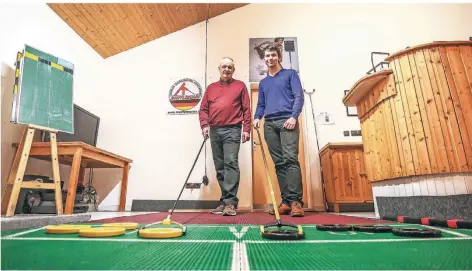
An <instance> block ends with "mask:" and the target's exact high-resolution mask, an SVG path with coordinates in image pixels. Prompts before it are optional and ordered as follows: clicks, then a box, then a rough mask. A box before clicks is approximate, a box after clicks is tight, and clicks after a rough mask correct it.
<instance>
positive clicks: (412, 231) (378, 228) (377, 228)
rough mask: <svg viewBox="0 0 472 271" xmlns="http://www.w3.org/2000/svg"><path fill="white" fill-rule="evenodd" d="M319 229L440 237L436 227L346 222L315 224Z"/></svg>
mask: <svg viewBox="0 0 472 271" xmlns="http://www.w3.org/2000/svg"><path fill="white" fill-rule="evenodd" d="M316 229H317V230H319V231H331V232H343V231H344V232H346V231H353V230H354V231H359V232H368V233H381V232H384V233H385V232H387V233H388V232H391V233H392V234H393V235H396V236H403V237H420V238H434V237H441V233H442V232H441V231H440V230H436V229H416V228H403V227H398V228H393V227H392V226H387V225H347V224H320V225H316Z"/></svg>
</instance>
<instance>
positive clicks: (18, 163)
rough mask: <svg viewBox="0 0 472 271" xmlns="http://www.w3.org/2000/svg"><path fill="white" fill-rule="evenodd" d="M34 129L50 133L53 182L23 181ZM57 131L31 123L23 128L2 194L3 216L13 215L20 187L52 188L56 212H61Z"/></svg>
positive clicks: (59, 213)
mask: <svg viewBox="0 0 472 271" xmlns="http://www.w3.org/2000/svg"><path fill="white" fill-rule="evenodd" d="M36 129H38V130H43V131H47V132H49V133H50V137H51V158H52V159H51V161H52V173H53V178H54V183H42V182H38V181H32V182H23V176H24V175H25V170H26V164H27V163H28V158H29V155H30V150H31V144H32V143H33V137H34V133H35V131H36ZM57 132H58V131H57V130H54V129H50V128H46V127H42V126H37V125H31V124H30V125H27V126H26V127H25V129H24V130H23V135H22V137H21V141H20V145H19V147H18V150H17V152H16V155H15V160H14V161H13V165H12V167H11V170H10V174H9V175H8V182H7V185H6V187H5V191H4V193H3V196H2V214H5V216H7V217H8V216H13V215H14V214H15V208H16V204H17V201H18V196H19V194H20V190H21V188H29V189H54V190H55V199H56V210H57V214H58V215H62V214H63V208H62V204H63V203H62V191H61V176H60V174H59V160H58V155H57V139H56V134H57Z"/></svg>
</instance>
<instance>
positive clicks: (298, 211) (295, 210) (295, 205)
mask: <svg viewBox="0 0 472 271" xmlns="http://www.w3.org/2000/svg"><path fill="white" fill-rule="evenodd" d="M290 215H291V216H305V212H304V211H303V209H302V205H301V204H300V203H299V202H296V201H294V202H292V211H291V212H290Z"/></svg>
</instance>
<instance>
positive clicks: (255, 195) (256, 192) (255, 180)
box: [251, 84, 310, 210]
mask: <svg viewBox="0 0 472 271" xmlns="http://www.w3.org/2000/svg"><path fill="white" fill-rule="evenodd" d="M258 95H259V92H258V84H251V123H252V120H253V118H254V117H253V116H254V112H255V111H256V107H257V99H258ZM298 122H299V126H300V146H299V154H298V159H299V162H300V168H301V171H302V172H301V174H302V183H303V202H304V203H305V205H304V209H307V207H308V206H309V205H310V204H309V198H310V197H309V195H308V193H307V187H308V184H307V178H306V166H305V145H304V135H303V131H304V127H303V125H304V123H303V116H302V114H300V116H299V118H298ZM263 125H264V120H263V119H262V120H261V121H260V127H261V128H260V129H259V132H260V134H261V139H262V146H263V147H264V152H265V155H266V160H267V164H268V167H269V174H270V178H271V180H272V187H273V189H274V194H275V200H276V202H277V204H279V203H280V201H281V198H280V189H279V184H278V182H277V175H276V174H275V168H274V162H273V161H272V158H271V157H270V154H269V149H268V148H267V144H266V143H265V140H264V129H262V127H263ZM251 129H252V131H251V136H252V143H251V144H252V209H253V210H268V209H269V208H270V207H271V206H272V203H271V198H270V197H271V196H270V191H269V184H268V183H267V176H266V169H265V165H264V160H263V158H262V151H261V147H260V145H258V144H260V142H259V138H258V137H257V132H256V130H255V129H254V126H252V125H251Z"/></svg>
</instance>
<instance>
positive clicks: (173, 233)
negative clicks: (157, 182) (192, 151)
mask: <svg viewBox="0 0 472 271" xmlns="http://www.w3.org/2000/svg"><path fill="white" fill-rule="evenodd" d="M207 139H208V138H207V137H205V139H204V140H203V143H202V145H201V146H200V150H199V151H198V154H197V157H195V161H194V162H193V165H192V168H191V169H190V172H189V173H188V176H187V179H186V180H185V183H184V185H183V186H182V189H181V190H180V194H179V196H178V197H177V200H176V201H175V203H174V206H173V207H172V210H171V211H170V214H169V215H168V216H167V217H166V219H164V220H163V221H158V222H154V223H151V224H148V225H145V226H143V227H142V228H140V229H139V230H138V236H140V237H142V238H152V239H162V238H174V237H180V236H182V235H184V234H185V232H186V227H185V226H184V225H182V224H180V223H177V222H175V221H172V219H171V217H172V214H173V212H174V210H175V206H177V202H179V199H180V196H181V195H182V192H183V191H184V188H185V185H186V184H187V182H188V180H189V179H190V175H191V174H192V171H193V168H194V167H195V164H196V163H197V161H198V157H199V156H200V153H201V152H202V149H203V146H205V143H206V141H207ZM155 225H159V227H157V228H150V227H152V226H155ZM173 225H176V226H177V227H173Z"/></svg>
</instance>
